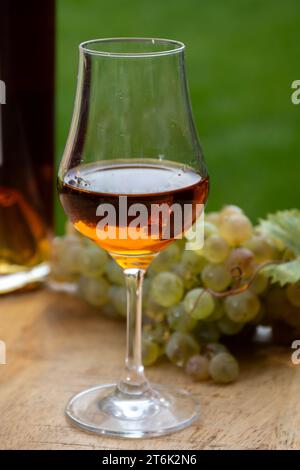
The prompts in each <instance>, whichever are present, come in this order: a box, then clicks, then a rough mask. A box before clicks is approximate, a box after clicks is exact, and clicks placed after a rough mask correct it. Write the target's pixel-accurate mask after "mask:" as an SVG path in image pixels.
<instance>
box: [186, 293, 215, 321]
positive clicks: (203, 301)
mask: <svg viewBox="0 0 300 470" xmlns="http://www.w3.org/2000/svg"><path fill="white" fill-rule="evenodd" d="M183 304H184V309H185V311H186V313H188V314H189V315H191V316H192V317H193V318H196V320H203V319H204V318H206V317H209V315H211V314H212V312H213V310H214V308H215V303H214V299H213V297H212V295H211V294H210V293H209V292H206V291H204V289H201V288H196V289H192V290H191V291H190V292H188V293H187V294H186V296H185V298H184V301H183Z"/></svg>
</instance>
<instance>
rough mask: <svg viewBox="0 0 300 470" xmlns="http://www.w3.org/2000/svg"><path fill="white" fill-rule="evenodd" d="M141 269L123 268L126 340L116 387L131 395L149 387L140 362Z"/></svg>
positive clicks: (142, 272) (142, 277) (142, 391)
mask: <svg viewBox="0 0 300 470" xmlns="http://www.w3.org/2000/svg"><path fill="white" fill-rule="evenodd" d="M144 274H145V271H144V270H143V269H137V268H128V269H124V275H125V279H126V287H127V341H126V358H125V370H124V372H123V376H122V378H121V381H120V382H119V384H118V389H119V391H121V392H122V393H126V394H131V395H140V394H143V393H144V392H145V391H146V390H147V389H149V384H148V381H147V379H146V377H145V375H144V367H143V364H142V284H143V279H144Z"/></svg>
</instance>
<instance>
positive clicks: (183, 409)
mask: <svg viewBox="0 0 300 470" xmlns="http://www.w3.org/2000/svg"><path fill="white" fill-rule="evenodd" d="M65 412H66V416H67V417H68V418H69V419H70V420H71V422H72V423H73V424H75V425H76V426H78V427H80V428H81V429H85V430H86V431H91V432H95V433H98V434H107V435H109V436H116V437H128V438H141V437H153V436H161V435H163V434H168V433H171V432H174V431H178V430H179V429H183V428H185V427H186V426H189V425H190V424H191V423H193V422H194V421H195V420H196V419H197V418H198V417H199V405H198V402H197V401H196V400H195V399H194V398H193V397H192V396H191V395H190V394H189V393H187V392H185V391H184V390H178V389H175V388H174V389H173V388H171V387H162V386H159V385H155V386H154V387H153V389H152V388H150V389H149V390H148V391H147V392H146V393H143V394H142V395H128V394H125V393H122V392H120V391H119V390H118V389H117V386H116V384H111V385H99V386H97V387H94V388H90V389H88V390H84V391H83V392H81V393H79V394H78V395H75V396H74V397H73V398H71V400H70V401H69V403H68V404H67V407H66V410H65Z"/></svg>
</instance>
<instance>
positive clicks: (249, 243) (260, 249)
mask: <svg viewBox="0 0 300 470" xmlns="http://www.w3.org/2000/svg"><path fill="white" fill-rule="evenodd" d="M243 246H244V247H245V248H247V249H248V250H250V251H251V252H252V253H253V255H254V261H255V262H256V263H258V264H261V263H264V262H265V261H269V260H272V259H273V257H274V248H273V247H272V245H271V244H270V243H269V242H268V240H266V238H264V237H263V236H262V235H253V237H251V238H249V240H246V241H245V243H244V244H243Z"/></svg>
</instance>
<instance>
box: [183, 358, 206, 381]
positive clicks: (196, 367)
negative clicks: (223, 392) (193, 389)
mask: <svg viewBox="0 0 300 470" xmlns="http://www.w3.org/2000/svg"><path fill="white" fill-rule="evenodd" d="M208 366H209V360H208V359H207V357H205V356H202V355H200V354H195V356H191V357H190V358H189V360H188V361H187V363H186V366H185V371H186V372H187V374H189V375H190V376H191V377H192V378H193V379H194V380H197V381H202V380H207V379H208V378H209V370H208Z"/></svg>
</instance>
